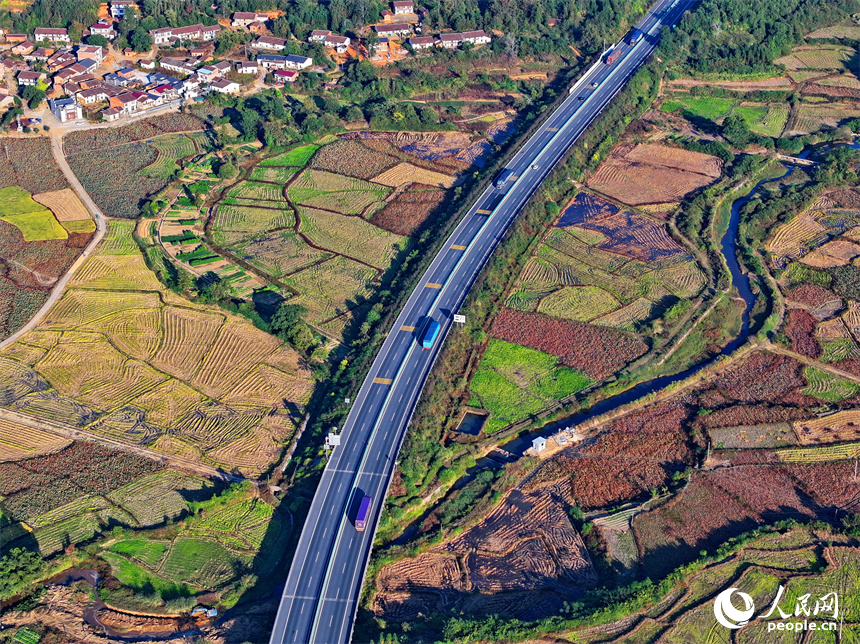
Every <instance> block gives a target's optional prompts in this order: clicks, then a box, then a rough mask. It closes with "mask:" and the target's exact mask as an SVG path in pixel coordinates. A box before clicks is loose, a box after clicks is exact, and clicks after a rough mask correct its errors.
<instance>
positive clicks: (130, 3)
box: [110, 0, 135, 18]
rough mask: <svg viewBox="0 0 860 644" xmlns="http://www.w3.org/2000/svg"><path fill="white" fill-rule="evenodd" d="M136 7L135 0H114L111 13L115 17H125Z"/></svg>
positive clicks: (111, 4)
mask: <svg viewBox="0 0 860 644" xmlns="http://www.w3.org/2000/svg"><path fill="white" fill-rule="evenodd" d="M134 9H135V4H134V0H112V1H111V3H110V15H111V16H112V17H113V18H125V16H126V14H127V13H129V12H130V11H133V10H134Z"/></svg>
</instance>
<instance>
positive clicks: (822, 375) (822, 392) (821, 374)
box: [803, 367, 860, 403]
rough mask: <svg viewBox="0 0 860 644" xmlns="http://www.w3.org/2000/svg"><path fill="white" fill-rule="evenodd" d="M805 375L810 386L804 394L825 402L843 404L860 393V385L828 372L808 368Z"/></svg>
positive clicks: (804, 372)
mask: <svg viewBox="0 0 860 644" xmlns="http://www.w3.org/2000/svg"><path fill="white" fill-rule="evenodd" d="M803 375H804V377H805V378H806V381H807V383H809V386H808V387H806V389H803V393H805V394H806V395H808V396H813V397H815V398H818V399H819V400H823V401H825V402H831V403H838V402H842V401H843V400H846V399H848V398H851V397H853V396H856V395H857V394H858V393H860V385H858V384H857V383H855V382H852V381H851V380H847V379H845V378H841V377H840V376H836V375H834V374H832V373H830V372H828V371H822V370H821V369H816V368H815V367H806V369H804V370H803Z"/></svg>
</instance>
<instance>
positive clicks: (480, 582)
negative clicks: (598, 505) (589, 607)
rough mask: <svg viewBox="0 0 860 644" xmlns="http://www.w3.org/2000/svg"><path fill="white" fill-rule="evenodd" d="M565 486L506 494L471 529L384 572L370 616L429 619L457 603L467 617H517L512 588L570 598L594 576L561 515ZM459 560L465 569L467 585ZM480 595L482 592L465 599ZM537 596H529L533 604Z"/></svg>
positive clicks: (578, 539)
mask: <svg viewBox="0 0 860 644" xmlns="http://www.w3.org/2000/svg"><path fill="white" fill-rule="evenodd" d="M570 503H571V499H570V494H569V491H568V486H567V485H566V483H564V482H562V483H560V484H555V485H550V486H543V487H540V488H538V489H535V490H532V491H530V492H523V491H521V490H519V489H514V490H511V492H509V493H508V495H507V496H506V497H505V498H504V499H503V500H502V501H501V502H500V503H499V504H498V505H497V506H496V507H495V509H493V510H492V511H491V512H490V514H489V515H488V516H487V517H485V518H484V519H483V520H482V521H481V522H480V523H478V524H477V525H475V526H473V527H471V528H469V529H467V530H466V531H465V532H463V533H462V534H460V535H459V536H457V537H455V538H454V539H452V540H450V541H446V542H443V543H441V544H439V545H438V546H435V547H433V549H432V551H431V552H428V553H423V554H420V555H418V556H417V557H412V558H409V559H402V560H400V561H397V562H394V563H391V564H389V565H387V566H385V567H383V568H382V570H381V571H380V572H379V575H378V577H377V581H376V585H377V589H378V592H377V594H376V597H375V598H374V600H373V604H372V605H373V610H374V612H375V613H376V614H377V615H379V616H381V617H384V618H385V619H388V620H391V619H404V618H407V617H409V616H414V615H417V614H418V613H419V612H421V613H424V614H427V613H428V612H430V611H433V610H437V609H440V608H442V607H443V606H448V605H449V604H451V603H455V604H456V606H455V607H459V608H458V610H465V608H464V605H465V604H466V603H468V604H469V613H470V614H472V613H473V612H477V613H487V612H496V613H499V612H501V613H507V614H513V613H515V612H517V611H518V610H519V609H520V608H521V606H520V604H521V601H520V599H517V598H516V597H515V596H514V595H516V593H510V592H508V593H505V594H498V593H504V592H505V591H514V590H523V589H527V590H531V591H535V590H545V591H553V592H554V593H562V594H563V593H565V592H566V593H568V594H570V593H572V592H576V590H577V588H581V587H583V586H587V585H590V584H592V583H593V582H594V580H595V579H596V576H595V573H594V569H593V567H592V564H591V559H590V558H589V555H588V551H587V549H586V547H585V544H584V543H583V541H582V538H581V537H580V536H579V533H578V532H577V531H576V530H575V529H574V527H573V525H572V524H571V522H570V519H569V518H568V516H567V512H566V508H567V507H568V506H569V505H570ZM458 559H461V561H462V567H463V569H464V570H465V581H466V584H465V585H464V584H463V581H464V579H463V575H462V572H461V567H460V565H459V564H458ZM470 591H471V593H475V592H477V593H480V594H477V595H476V594H470ZM539 595H541V593H536V594H535V599H541V601H543V600H544V599H546V598H544V597H539Z"/></svg>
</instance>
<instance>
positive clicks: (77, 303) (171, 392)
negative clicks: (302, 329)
mask: <svg viewBox="0 0 860 644" xmlns="http://www.w3.org/2000/svg"><path fill="white" fill-rule="evenodd" d="M132 228H133V224H132V223H131V222H128V223H124V222H121V221H113V222H112V223H111V226H110V230H109V233H108V236H107V238H106V240H105V243H104V244H103V245H102V246H100V247H99V251H98V252H97V253H96V254H95V255H94V256H92V257H91V258H90V259H89V260H88V261H87V263H86V264H85V265H84V266H83V267H82V269H81V271H80V272H79V273H77V274H76V275H75V278H74V280H73V281H72V282H71V284H70V288H69V289H68V290H67V291H66V293H65V294H64V296H63V298H62V299H61V300H60V301H59V303H58V304H57V305H56V306H55V307H54V309H53V310H52V311H51V313H50V315H49V316H48V317H47V318H46V320H45V321H44V322H43V323H42V324H41V325H40V326H39V327H37V328H36V329H35V330H33V331H31V332H30V333H28V334H26V335H25V336H24V337H22V338H21V340H20V341H19V342H18V343H16V344H13V345H12V346H10V347H8V348H6V349H4V350H3V351H2V352H0V356H3V357H4V360H5V362H6V364H7V365H8V368H7V369H4V375H3V378H4V386H6V387H8V388H9V389H8V391H10V392H11V393H10V394H9V395H7V397H6V398H5V399H4V400H3V404H4V405H6V406H8V407H11V408H14V409H17V410H19V411H21V412H23V413H25V414H27V415H31V416H35V417H44V418H48V419H52V420H55V421H58V422H61V423H68V424H73V425H77V426H79V427H81V428H83V429H85V430H86V431H89V432H93V433H95V434H98V435H103V436H109V437H111V438H114V439H117V440H120V441H123V442H128V443H131V444H138V445H147V446H149V447H150V448H151V449H155V450H158V451H163V452H164V453H166V454H175V455H177V456H180V457H182V458H187V459H191V460H200V461H202V462H205V463H210V464H212V465H217V466H220V467H227V468H232V467H237V468H238V469H240V470H241V471H245V472H248V473H256V472H259V471H262V470H263V469H265V468H266V467H267V466H268V464H269V463H270V462H271V461H272V460H273V459H274V458H275V457H276V456H277V455H278V454H279V452H280V450H281V449H282V448H283V445H284V443H285V442H288V441H289V440H290V438H291V436H292V434H293V432H294V429H295V422H296V418H295V416H294V414H295V409H301V406H302V405H303V404H304V403H305V402H306V401H307V399H308V396H309V395H310V388H311V384H312V383H311V378H310V374H309V373H308V372H307V370H306V368H305V367H303V366H301V365H300V364H299V362H298V357H297V355H296V354H295V352H293V351H292V350H291V349H288V348H287V347H285V346H282V345H281V344H280V342H279V341H277V340H276V339H275V338H274V337H272V336H270V335H268V334H266V333H263V332H262V331H258V330H256V329H255V328H253V327H251V326H250V325H249V324H247V323H245V322H240V321H239V320H238V319H236V318H234V317H233V316H230V315H228V314H225V313H220V312H219V313H215V312H210V311H209V310H208V309H207V308H206V307H202V306H199V305H192V304H190V303H188V302H185V301H184V300H176V299H175V297H170V296H168V294H167V293H166V292H165V291H164V289H163V287H162V286H161V285H160V283H159V282H158V280H156V278H155V276H154V275H153V274H152V273H151V272H150V271H149V269H148V268H147V267H146V266H145V264H144V262H143V258H142V256H141V255H140V252H139V250H138V249H137V246H136V244H135V243H134V241H132V240H131V237H130V234H131V229H132ZM108 286H109V287H110V289H111V290H104V289H105V288H106V287H108ZM261 370H262V371H263V372H266V373H267V374H269V375H268V377H267V378H264V379H262V380H261V379H260V376H259V374H260V373H261ZM248 387H251V388H253V389H254V391H255V396H254V398H253V399H252V400H251V402H250V403H249V404H244V405H242V406H237V407H233V406H231V405H232V403H231V402H229V401H228V396H227V394H228V393H230V392H233V391H237V392H242V391H245V389H246V388H248ZM285 399H286V400H288V401H289V403H290V405H291V406H292V407H291V408H290V409H287V408H285V406H284V400H285ZM168 430H169V431H168Z"/></svg>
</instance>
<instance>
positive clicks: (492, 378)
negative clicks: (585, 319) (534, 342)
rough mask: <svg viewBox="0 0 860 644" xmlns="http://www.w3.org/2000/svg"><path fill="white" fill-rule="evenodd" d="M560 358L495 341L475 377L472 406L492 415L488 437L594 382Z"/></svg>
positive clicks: (482, 360) (472, 386)
mask: <svg viewBox="0 0 860 644" xmlns="http://www.w3.org/2000/svg"><path fill="white" fill-rule="evenodd" d="M558 362H559V360H558V358H557V357H556V356H552V355H549V354H547V353H543V352H540V351H536V350H534V349H529V348H527V347H523V346H520V345H518V344H513V343H512V342H505V341H503V340H496V339H491V340H490V342H489V344H488V345H487V349H486V350H485V351H484V355H483V357H482V358H481V362H480V363H479V364H478V370H477V371H476V372H475V375H474V376H473V377H472V382H471V385H470V389H471V392H472V404H473V405H475V406H479V407H480V408H481V409H484V410H486V411H487V412H489V413H490V415H491V416H490V419H489V420H488V421H487V424H486V425H485V426H484V431H485V432H486V433H488V434H490V433H492V432H493V431H494V430H496V429H501V428H502V427H505V426H507V425H509V424H510V423H513V422H516V421H519V420H522V419H524V418H528V417H529V415H531V414H535V413H537V412H539V411H540V410H541V409H544V408H545V407H548V406H550V405H551V404H553V403H555V402H556V401H558V400H560V399H562V398H565V397H566V396H570V395H571V394H575V393H577V392H579V391H581V390H582V389H584V388H585V387H587V386H588V385H590V384H592V382H593V381H592V380H591V379H589V378H588V377H587V376H584V375H583V374H581V373H579V372H577V371H575V370H573V369H571V368H569V367H565V366H562V365H559V364H558Z"/></svg>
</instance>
